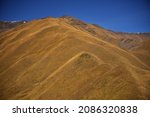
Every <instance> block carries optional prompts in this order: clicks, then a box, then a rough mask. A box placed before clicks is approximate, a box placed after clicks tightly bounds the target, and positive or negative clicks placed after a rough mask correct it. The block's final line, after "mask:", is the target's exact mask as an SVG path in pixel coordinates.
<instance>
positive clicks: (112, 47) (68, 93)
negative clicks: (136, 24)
mask: <svg viewBox="0 0 150 117" xmlns="http://www.w3.org/2000/svg"><path fill="white" fill-rule="evenodd" d="M0 31H1V32H0V81H1V82H0V91H1V93H0V99H150V33H123V32H114V31H111V30H107V29H105V28H103V27H101V26H98V25H96V24H88V23H86V22H84V21H81V20H79V19H76V18H74V17H70V16H63V17H60V18H52V17H47V18H42V19H37V20H32V21H28V22H27V21H19V22H3V21H1V22H0Z"/></svg>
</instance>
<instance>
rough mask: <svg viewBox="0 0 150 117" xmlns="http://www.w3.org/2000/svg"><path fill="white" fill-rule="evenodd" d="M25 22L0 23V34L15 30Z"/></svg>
mask: <svg viewBox="0 0 150 117" xmlns="http://www.w3.org/2000/svg"><path fill="white" fill-rule="evenodd" d="M26 22H27V21H0V32H2V31H6V30H8V29H11V28H15V27H17V26H19V25H21V24H23V23H26Z"/></svg>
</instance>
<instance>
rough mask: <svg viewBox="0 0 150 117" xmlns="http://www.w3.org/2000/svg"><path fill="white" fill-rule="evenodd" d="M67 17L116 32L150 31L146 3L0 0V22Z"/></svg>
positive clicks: (140, 0) (139, 0)
mask: <svg viewBox="0 0 150 117" xmlns="http://www.w3.org/2000/svg"><path fill="white" fill-rule="evenodd" d="M63 15H69V16H73V17H76V18H79V19H81V20H83V21H85V22H88V23H94V24H98V25H100V26H102V27H104V28H107V29H110V30H113V31H119V32H150V0H1V1H0V20H9V21H10V20H32V19H38V18H43V17H47V16H52V17H60V16H63Z"/></svg>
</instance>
